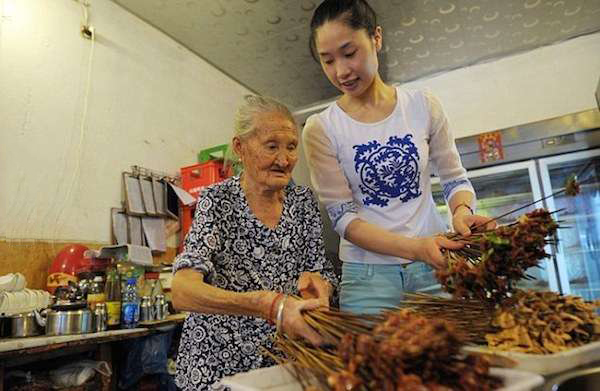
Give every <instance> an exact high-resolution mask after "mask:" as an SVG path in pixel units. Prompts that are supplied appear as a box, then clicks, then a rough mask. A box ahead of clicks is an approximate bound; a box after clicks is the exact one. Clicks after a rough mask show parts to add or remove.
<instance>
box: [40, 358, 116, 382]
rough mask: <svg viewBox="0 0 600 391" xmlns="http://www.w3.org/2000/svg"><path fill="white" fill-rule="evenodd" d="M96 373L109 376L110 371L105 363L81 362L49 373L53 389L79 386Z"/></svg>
mask: <svg viewBox="0 0 600 391" xmlns="http://www.w3.org/2000/svg"><path fill="white" fill-rule="evenodd" d="M96 372H98V373H100V374H102V375H104V376H111V375H112V371H111V370H110V366H109V365H108V363H107V362H106V361H93V360H83V361H77V362H73V363H71V364H67V365H64V366H62V367H60V368H57V369H55V370H52V371H50V373H49V374H50V379H51V380H52V383H53V385H54V388H61V387H73V386H81V385H83V384H85V383H86V382H87V381H88V380H90V379H91V378H92V377H94V374H95V373H96Z"/></svg>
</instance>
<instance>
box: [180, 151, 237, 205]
mask: <svg viewBox="0 0 600 391" xmlns="http://www.w3.org/2000/svg"><path fill="white" fill-rule="evenodd" d="M225 178H227V175H225V173H224V172H223V162H221V161H219V160H210V161H208V162H206V163H197V164H194V165H193V166H187V167H182V168H181V186H182V187H183V190H185V191H187V192H188V193H190V194H191V195H192V196H194V198H196V199H198V195H199V194H200V192H201V191H202V189H203V188H204V187H206V186H208V185H212V184H213V183H216V182H220V181H222V180H223V179H225Z"/></svg>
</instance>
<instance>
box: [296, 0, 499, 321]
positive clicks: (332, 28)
mask: <svg viewBox="0 0 600 391" xmlns="http://www.w3.org/2000/svg"><path fill="white" fill-rule="evenodd" d="M310 46H311V51H312V54H313V56H314V57H315V60H317V61H318V62H319V63H320V64H321V67H322V69H323V72H324V73H325V75H326V76H327V78H328V79H329V81H330V82H331V83H332V84H333V85H334V86H335V87H336V88H338V89H339V90H340V91H341V92H342V96H341V97H340V98H339V99H338V100H337V101H336V102H334V103H332V104H331V105H330V106H329V107H328V108H327V109H325V110H324V111H323V112H321V113H319V114H315V115H313V116H311V117H310V118H309V119H308V120H307V122H306V125H305V128H304V132H303V140H304V143H305V149H306V156H307V160H308V164H309V168H310V171H311V180H312V183H313V186H314V187H315V189H316V191H317V193H318V195H319V198H320V200H321V202H322V203H323V204H324V205H325V207H326V209H327V211H328V214H329V216H330V218H331V221H332V223H333V225H334V228H335V230H336V231H337V232H338V233H339V235H340V237H341V242H340V259H341V260H342V261H343V267H342V283H341V288H340V289H341V291H340V305H341V308H342V309H343V310H347V311H352V312H356V313H377V312H379V311H380V310H381V309H383V308H386V307H391V306H395V305H397V303H398V302H399V300H401V299H402V293H403V292H405V291H415V290H418V289H419V288H420V287H422V285H424V284H425V283H427V284H431V283H432V268H441V267H445V261H444V257H443V254H442V253H443V251H444V249H457V248H460V247H462V244H461V243H458V242H453V241H450V240H447V239H445V238H443V237H442V236H436V235H438V234H439V233H442V232H444V231H445V224H444V223H443V221H442V219H441V218H440V216H439V214H438V213H437V210H436V207H435V204H434V201H433V198H432V195H431V184H430V171H431V170H432V169H434V172H436V173H437V174H438V175H439V176H440V179H441V184H442V186H443V190H444V196H445V198H446V200H447V203H448V205H449V209H450V212H451V213H452V224H453V227H454V230H455V231H457V232H459V233H461V234H467V235H468V234H469V233H470V230H469V227H472V226H473V225H477V224H481V223H485V222H486V221H488V220H489V219H487V218H485V217H482V216H476V215H473V207H474V206H473V205H474V203H475V194H474V191H473V187H472V186H471V183H470V181H469V180H468V179H467V176H466V171H465V169H464V168H463V166H462V164H461V161H460V156H459V154H458V151H457V149H456V145H455V143H454V139H453V136H452V134H451V133H450V130H449V129H448V122H447V120H446V117H445V115H444V113H443V111H442V108H441V106H440V103H439V102H438V100H437V99H436V98H435V97H433V96H432V95H431V94H430V93H428V92H424V91H410V90H405V89H403V88H397V87H393V86H391V85H388V84H386V83H385V82H384V81H383V80H382V79H381V76H380V75H379V71H378V68H379V62H378V58H377V53H378V52H379V51H380V50H381V47H382V30H381V27H380V26H378V25H377V20H376V15H375V12H374V11H373V9H372V8H371V7H370V6H369V4H368V3H367V2H366V1H364V0H325V1H324V2H322V3H321V4H320V5H319V7H318V8H317V9H316V10H315V12H314V15H313V17H312V20H311V41H310ZM414 261H420V262H414ZM420 285H421V286H420Z"/></svg>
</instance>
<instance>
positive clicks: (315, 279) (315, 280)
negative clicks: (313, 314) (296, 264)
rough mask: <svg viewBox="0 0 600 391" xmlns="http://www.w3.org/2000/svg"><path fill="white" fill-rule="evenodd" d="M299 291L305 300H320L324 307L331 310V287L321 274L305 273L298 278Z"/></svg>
mask: <svg viewBox="0 0 600 391" xmlns="http://www.w3.org/2000/svg"><path fill="white" fill-rule="evenodd" d="M298 291H299V292H300V296H302V298H303V299H318V300H319V302H320V303H321V306H322V307H324V308H326V309H328V308H329V295H330V293H331V287H330V286H329V283H328V282H327V281H325V280H324V279H323V277H321V275H320V274H319V273H314V272H303V273H302V274H301V275H300V278H298Z"/></svg>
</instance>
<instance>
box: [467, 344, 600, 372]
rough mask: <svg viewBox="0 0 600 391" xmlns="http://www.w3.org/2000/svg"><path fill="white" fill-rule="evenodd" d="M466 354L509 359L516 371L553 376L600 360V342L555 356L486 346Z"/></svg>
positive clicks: (468, 347)
mask: <svg viewBox="0 0 600 391" xmlns="http://www.w3.org/2000/svg"><path fill="white" fill-rule="evenodd" d="M463 351H465V352H484V353H492V354H496V355H500V356H504V357H507V358H509V359H511V360H513V361H515V362H516V363H517V365H516V366H515V368H514V369H519V370H522V371H529V372H533V373H538V374H540V375H551V374H554V373H559V372H563V371H566V370H569V369H572V368H575V367H579V366H581V365H586V364H589V363H591V362H594V361H598V360H600V341H597V342H592V343H589V344H586V345H583V346H580V347H578V348H573V349H569V350H566V351H564V352H560V353H554V354H528V353H518V352H505V351H501V350H496V349H490V348H488V347H484V346H467V347H464V348H463Z"/></svg>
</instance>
